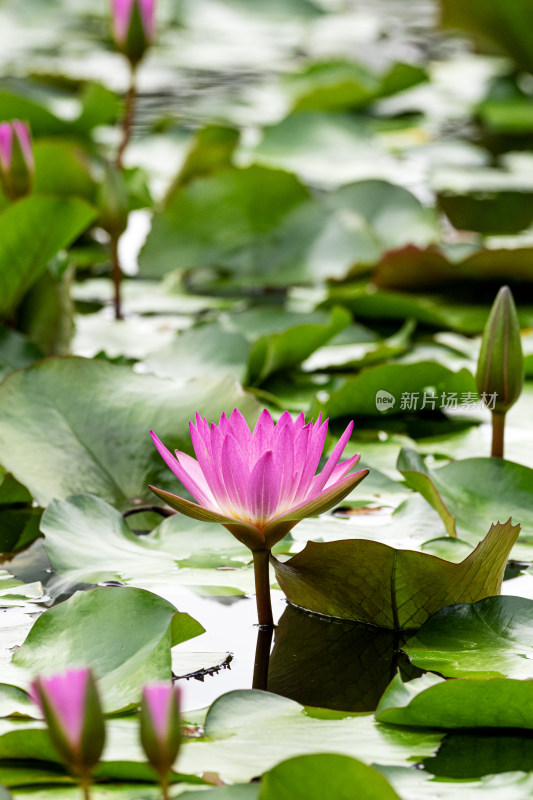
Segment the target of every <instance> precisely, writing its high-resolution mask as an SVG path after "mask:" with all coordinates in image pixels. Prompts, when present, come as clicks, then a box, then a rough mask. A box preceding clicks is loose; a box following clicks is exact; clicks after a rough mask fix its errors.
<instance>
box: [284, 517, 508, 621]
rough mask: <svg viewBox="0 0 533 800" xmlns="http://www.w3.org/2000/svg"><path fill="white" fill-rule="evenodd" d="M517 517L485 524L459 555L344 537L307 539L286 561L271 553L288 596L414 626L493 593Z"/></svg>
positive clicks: (324, 608) (308, 605) (340, 612)
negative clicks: (455, 558) (455, 559)
mask: <svg viewBox="0 0 533 800" xmlns="http://www.w3.org/2000/svg"><path fill="white" fill-rule="evenodd" d="M519 530H520V527H519V526H518V525H516V526H513V525H511V522H510V521H508V522H506V523H505V525H500V523H498V524H497V525H492V526H491V528H490V530H489V532H488V534H487V535H486V536H485V538H484V539H483V541H482V542H480V544H479V545H478V546H477V547H476V549H475V550H474V551H473V552H472V553H471V554H470V555H469V556H467V558H465V559H464V560H463V561H461V562H460V563H458V564H456V563H452V562H450V561H443V560H442V559H440V558H437V557H436V556H432V555H430V554H428V553H417V552H415V551H413V550H395V549H394V548H392V547H389V546H387V545H384V544H381V543H380V542H370V541H365V540H357V539H352V540H348V541H340V542H327V543H322V544H318V543H315V542H309V543H308V544H307V546H306V547H305V549H304V550H303V551H302V552H301V553H298V554H297V555H295V556H293V558H291V559H290V560H289V561H286V562H280V561H277V560H275V559H274V560H273V563H274V568H275V570H276V577H277V580H278V583H279V585H280V587H281V589H282V590H283V591H284V592H285V594H286V596H287V599H288V600H289V602H291V603H293V604H294V605H296V606H300V607H302V608H305V609H308V610H309V611H314V612H316V613H319V614H324V615H326V616H329V617H342V618H344V619H355V620H359V621H361V622H368V623H371V624H373V625H378V626H379V627H382V628H392V629H395V630H399V629H407V628H418V627H420V625H422V624H423V623H424V622H425V621H426V620H427V619H428V618H429V617H430V616H431V615H432V614H434V613H435V612H436V611H438V610H439V609H441V608H443V607H444V606H448V605H451V604H452V603H458V602H467V603H468V602H469V603H472V602H475V601H476V600H480V599H482V598H483V597H488V596H490V595H495V594H498V593H499V591H500V587H501V583H502V580H503V573H504V570H505V565H506V562H507V558H508V555H509V552H510V550H511V548H512V546H513V544H514V543H515V541H516V538H517V536H518V531H519Z"/></svg>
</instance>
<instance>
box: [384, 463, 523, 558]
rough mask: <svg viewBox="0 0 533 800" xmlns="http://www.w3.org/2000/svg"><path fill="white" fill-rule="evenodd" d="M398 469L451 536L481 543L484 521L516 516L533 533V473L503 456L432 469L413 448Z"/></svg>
mask: <svg viewBox="0 0 533 800" xmlns="http://www.w3.org/2000/svg"><path fill="white" fill-rule="evenodd" d="M398 469H399V470H400V472H401V473H402V475H403V476H404V478H405V479H406V481H407V483H408V485H409V486H411V487H412V488H413V489H415V490H416V491H418V492H420V493H421V494H422V496H423V497H424V498H425V499H426V500H427V501H428V503H429V504H430V505H431V506H433V508H434V509H435V510H436V511H437V512H438V513H439V515H440V516H441V519H442V520H443V522H444V524H445V526H446V530H447V531H448V533H449V535H450V536H459V537H460V538H461V539H466V540H467V541H469V542H471V543H472V544H474V543H476V542H478V541H479V530H480V526H481V529H482V526H483V524H484V523H483V520H486V519H491V518H492V519H506V518H507V517H508V516H509V515H510V514H512V515H513V518H514V519H515V520H517V522H519V523H520V525H521V527H522V530H523V532H524V534H526V535H528V536H529V535H530V534H531V532H532V531H533V513H532V505H531V500H532V497H533V488H532V487H533V470H532V469H530V468H529V467H524V466H522V465H521V464H515V463H513V462H512V461H504V460H503V459H501V458H467V459H464V460H461V461H452V462H451V463H449V464H446V465H445V466H444V467H440V468H439V469H435V470H433V469H429V468H428V467H426V465H425V464H424V461H423V459H422V458H421V456H419V455H418V454H417V453H416V452H415V451H413V450H402V451H401V453H400V457H399V459H398Z"/></svg>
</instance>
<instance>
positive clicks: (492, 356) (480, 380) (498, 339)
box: [476, 286, 524, 414]
mask: <svg viewBox="0 0 533 800" xmlns="http://www.w3.org/2000/svg"><path fill="white" fill-rule="evenodd" d="M523 381H524V357H523V355H522V342H521V341H520V325H519V323H518V315H517V313H516V307H515V304H514V300H513V295H512V293H511V290H510V289H509V287H508V286H502V288H501V289H500V291H499V292H498V294H497V296H496V300H495V301H494V305H493V306H492V309H491V312H490V314H489V318H488V320H487V324H486V326H485V330H484V332H483V339H482V341H481V351H480V353H479V361H478V367H477V373H476V383H477V388H478V392H479V393H480V395H481V396H482V398H483V400H485V402H486V403H487V405H488V406H489V408H490V409H491V410H492V411H495V412H496V413H499V414H505V412H506V411H508V410H509V409H510V408H511V406H512V405H514V403H516V401H517V400H518V398H519V397H520V392H521V391H522V384H523Z"/></svg>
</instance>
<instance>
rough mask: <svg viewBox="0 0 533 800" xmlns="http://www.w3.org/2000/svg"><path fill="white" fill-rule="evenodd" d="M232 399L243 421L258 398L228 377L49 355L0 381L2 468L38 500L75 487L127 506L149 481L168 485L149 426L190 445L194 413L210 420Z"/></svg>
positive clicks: (168, 440)
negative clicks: (172, 376)
mask: <svg viewBox="0 0 533 800" xmlns="http://www.w3.org/2000/svg"><path fill="white" fill-rule="evenodd" d="M236 406H238V407H240V409H241V411H242V412H243V413H244V415H245V416H247V417H248V419H249V420H254V419H255V418H256V417H257V415H258V411H259V405H258V403H257V402H256V401H255V400H254V399H253V398H252V397H250V396H249V395H247V394H245V393H244V392H243V390H242V389H241V387H240V386H239V385H238V384H237V383H236V382H235V381H234V380H232V379H231V378H229V377H228V378H222V379H220V378H218V379H217V378H215V379H202V380H196V381H191V382H190V383H188V384H187V385H186V386H184V385H183V384H182V383H174V382H173V381H170V380H165V379H162V378H156V377H155V376H153V375H137V374H135V373H134V372H133V371H132V370H131V369H130V368H129V367H122V366H116V365H113V364H109V363H106V362H104V361H90V360H86V359H83V358H63V359H56V360H54V359H51V360H49V361H45V362H41V363H39V364H37V365H36V366H34V367H30V368H29V369H27V370H22V371H19V372H16V373H13V374H12V375H10V376H9V377H8V378H7V379H6V380H5V381H4V382H3V383H2V384H1V387H0V449H1V451H2V454H3V462H4V467H5V468H6V469H8V470H9V471H10V472H12V473H13V475H14V476H15V477H16V478H17V479H18V480H19V481H20V482H21V483H23V484H24V485H25V486H27V487H28V489H29V491H30V492H31V494H32V496H33V497H34V498H35V499H36V500H37V501H38V502H40V503H41V504H42V505H46V504H47V503H48V502H49V500H50V499H51V498H52V497H65V496H67V495H69V494H72V493H75V492H80V491H81V492H92V493H94V494H97V495H99V496H100V497H102V498H104V499H105V500H110V501H111V502H114V503H117V504H119V505H120V506H125V505H129V504H130V502H131V499H132V498H147V499H148V498H152V497H153V495H152V494H151V492H150V490H149V489H148V485H149V484H150V483H155V484H156V485H158V486H161V485H163V487H164V486H165V485H166V486H168V487H169V488H171V487H172V488H174V485H175V480H172V475H171V474H170V473H169V470H168V469H166V468H165V466H164V464H162V462H161V459H160V458H159V457H158V455H157V453H156V452H155V450H154V448H153V446H152V444H151V442H150V437H149V434H148V431H149V430H150V428H153V429H155V430H156V431H157V433H158V435H159V436H160V437H161V438H162V439H163V441H165V444H167V445H169V446H171V447H178V448H179V449H180V450H186V451H189V452H191V443H190V436H189V430H188V421H189V420H190V419H193V418H194V414H195V412H196V411H198V412H199V413H200V414H202V415H203V416H206V417H207V418H208V419H210V420H218V418H219V417H220V414H221V412H222V411H226V412H230V411H232V410H233V408H235V407H236ZM36 450H38V452H39V459H38V461H37V460H36V459H35V452H36Z"/></svg>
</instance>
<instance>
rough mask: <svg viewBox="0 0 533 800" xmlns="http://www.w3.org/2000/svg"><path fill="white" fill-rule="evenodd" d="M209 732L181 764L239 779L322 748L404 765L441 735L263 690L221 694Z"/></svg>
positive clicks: (183, 756) (430, 750)
mask: <svg viewBox="0 0 533 800" xmlns="http://www.w3.org/2000/svg"><path fill="white" fill-rule="evenodd" d="M205 736H206V739H205V740H204V741H201V742H192V743H190V744H188V745H186V746H185V747H183V748H182V751H181V754H180V761H179V767H180V770H182V771H183V772H185V773H187V774H191V773H192V774H194V773H196V774H201V773H203V772H206V771H209V772H218V773H219V775H220V777H221V778H222V780H225V781H235V782H236V781H248V780H251V779H252V778H254V777H256V776H258V775H261V774H263V773H264V772H265V771H266V770H268V769H271V768H272V767H273V766H275V765H276V764H278V763H279V762H280V761H282V760H283V759H285V758H288V757H291V756H297V755H305V754H308V753H316V752H317V751H318V752H320V753H340V754H344V755H347V756H352V757H357V758H359V759H361V761H363V762H365V763H367V764H368V763H376V762H379V763H380V764H397V765H401V764H404V763H405V761H406V760H407V761H411V760H416V759H417V758H420V757H424V756H429V755H432V754H433V752H434V750H435V748H436V746H437V744H438V743H439V741H440V738H441V735H440V734H438V733H435V732H432V731H431V732H427V731H424V732H422V733H421V732H418V731H409V730H404V731H396V730H392V729H391V728H388V727H385V726H382V725H376V723H375V722H374V720H373V718H372V716H371V715H355V716H354V715H346V714H343V713H341V712H338V711H326V710H324V709H312V708H306V707H304V706H301V705H299V704H298V703H295V702H294V700H288V699H287V698H285V697H278V696H277V695H274V694H270V693H268V692H261V691H257V690H256V691H244V690H243V691H234V692H229V693H228V694H225V695H223V696H222V697H220V698H219V699H218V700H216V701H215V702H214V703H213V705H212V706H211V708H210V709H209V712H208V714H207V717H206V721H205ZM376 756H377V757H376Z"/></svg>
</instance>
